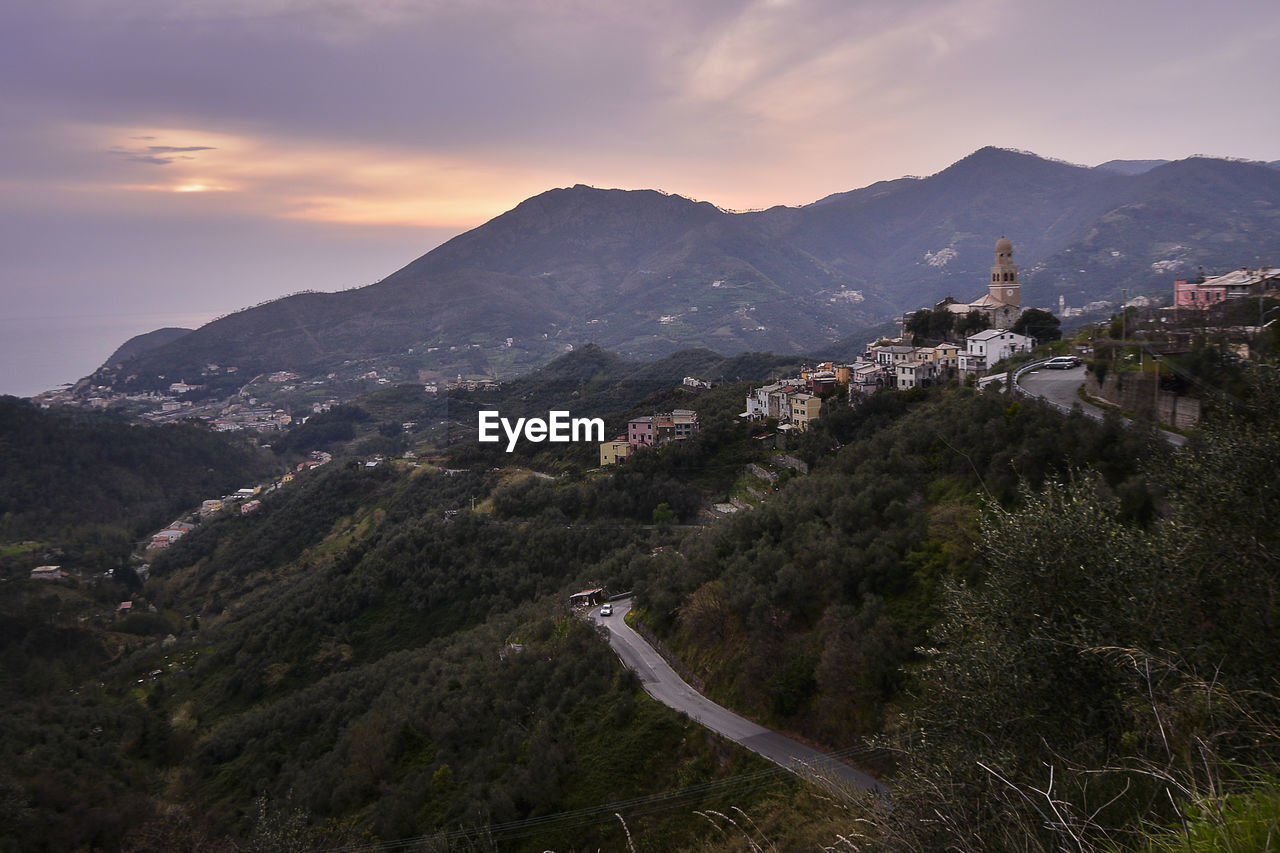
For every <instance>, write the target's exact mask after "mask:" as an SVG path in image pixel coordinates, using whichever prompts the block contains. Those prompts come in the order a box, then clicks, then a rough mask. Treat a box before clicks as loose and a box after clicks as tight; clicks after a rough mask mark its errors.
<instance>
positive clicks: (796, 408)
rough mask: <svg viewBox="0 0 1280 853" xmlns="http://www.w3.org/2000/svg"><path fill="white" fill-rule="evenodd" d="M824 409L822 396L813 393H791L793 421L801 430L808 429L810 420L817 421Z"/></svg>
mask: <svg viewBox="0 0 1280 853" xmlns="http://www.w3.org/2000/svg"><path fill="white" fill-rule="evenodd" d="M821 411H822V398H821V397H816V396H814V395H813V394H805V393H799V394H792V395H791V423H793V424H795V425H796V427H798V428H799V429H800V430H807V429H808V428H809V422H810V421H816V420H817V419H818V415H819V413H820V412H821Z"/></svg>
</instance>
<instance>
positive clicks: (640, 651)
mask: <svg viewBox="0 0 1280 853" xmlns="http://www.w3.org/2000/svg"><path fill="white" fill-rule="evenodd" d="M630 610H631V600H630V599H624V600H622V601H615V602H613V615H612V616H600V608H598V607H596V608H592V610H591V611H590V613H589V614H588V618H589V619H591V620H592V621H593V622H595V623H597V624H599V625H603V626H605V627H607V628H608V629H609V645H610V646H611V647H612V648H613V650H614V652H615V653H616V654H617V655H618V657H619V658H621V659H622V662H623V663H624V664H625V665H626V666H627V667H628V668H629V669H631V670H633V671H634V672H635V673H636V675H638V676H639V677H640V682H641V684H642V685H644V689H645V692H646V693H648V694H649V695H650V696H652V697H653V698H654V699H657V700H658V701H659V702H661V703H662V704H664V705H666V706H667V707H668V708H673V709H675V710H677V711H680V712H681V713H684V714H686V715H688V716H689V717H690V718H691V719H693V720H695V721H697V722H698V723H700V724H702V725H703V726H706V727H707V728H709V729H711V730H712V731H713V732H716V733H718V734H720V735H723V736H724V737H726V738H728V739H729V740H731V741H733V742H734V743H737V744H741V745H742V746H745V747H746V748H747V749H749V750H751V751H752V752H755V753H757V754H759V755H763V756H764V757H765V758H767V759H769V760H770V761H772V762H773V763H775V764H777V765H779V766H781V767H785V768H786V769H787V770H790V771H792V772H793V773H796V774H797V775H800V776H803V777H804V778H806V779H809V780H811V781H815V782H818V783H819V784H822V785H824V786H826V787H832V788H849V787H852V788H857V789H862V790H872V791H878V792H880V793H887V792H888V790H889V789H888V788H887V787H886V786H885V785H883V784H881V783H880V782H877V781H876V780H875V779H873V778H871V777H870V776H868V775H867V774H865V773H861V772H859V771H857V770H855V769H854V768H852V767H850V766H849V765H848V764H845V763H844V762H843V761H839V760H837V759H834V758H831V757H830V756H828V755H826V754H824V753H821V752H818V751H817V750H816V749H813V748H811V747H808V746H805V745H804V744H802V743H800V742H799V741H794V740H792V739H791V738H789V737H786V736H784V735H780V734H778V733H777V732H774V731H771V730H769V729H766V728H764V727H763V726H759V725H756V724H755V723H753V722H751V721H750V720H748V719H746V718H745V717H741V716H739V715H737V714H735V713H733V712H732V711H730V710H729V709H728V708H724V707H722V706H720V705H717V704H716V703H714V702H712V701H711V700H710V699H708V698H707V697H705V696H703V695H702V694H701V693H699V692H698V691H696V690H694V689H693V688H692V687H690V686H689V685H688V684H687V683H686V682H685V681H684V679H682V678H681V677H680V676H678V675H676V673H675V671H674V670H673V669H672V668H671V667H670V666H669V665H668V664H667V662H666V661H665V660H663V659H662V656H661V655H659V654H658V653H657V652H656V651H655V650H654V648H653V646H650V645H649V643H648V642H646V641H645V639H644V638H643V637H641V636H640V635H639V634H637V633H636V632H635V631H634V630H633V629H632V628H631V626H629V625H627V624H626V622H625V621H624V619H623V617H625V616H626V615H627V613H628V612H629V611H630Z"/></svg>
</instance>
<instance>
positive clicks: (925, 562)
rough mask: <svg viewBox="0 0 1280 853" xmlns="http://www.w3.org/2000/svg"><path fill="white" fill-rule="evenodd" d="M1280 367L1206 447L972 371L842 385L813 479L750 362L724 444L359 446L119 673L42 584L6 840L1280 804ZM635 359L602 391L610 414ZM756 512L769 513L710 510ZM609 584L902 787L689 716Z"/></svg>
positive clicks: (171, 595)
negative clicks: (748, 400)
mask: <svg viewBox="0 0 1280 853" xmlns="http://www.w3.org/2000/svg"><path fill="white" fill-rule="evenodd" d="M584 364H585V363H584ZM606 367H607V366H602V371H603V372H604V373H607V370H606V369H605V368H606ZM1259 374H1261V375H1259V376H1255V377H1254V380H1253V381H1252V382H1246V383H1243V384H1242V385H1241V386H1240V387H1239V388H1238V389H1236V390H1237V391H1238V393H1237V394H1236V395H1235V406H1234V408H1230V407H1225V406H1224V407H1222V408H1221V409H1220V410H1218V411H1215V413H1214V417H1215V420H1214V421H1213V422H1212V423H1211V424H1209V425H1207V426H1206V427H1205V428H1204V429H1203V430H1202V432H1201V433H1200V434H1198V435H1196V436H1194V437H1193V440H1192V442H1191V445H1190V447H1189V448H1188V449H1187V450H1184V451H1179V452H1176V453H1175V452H1174V451H1172V450H1170V449H1169V448H1168V447H1166V446H1165V445H1164V444H1163V443H1162V442H1161V441H1160V440H1159V439H1158V438H1157V433H1155V431H1154V430H1151V429H1150V428H1147V427H1143V426H1141V425H1139V426H1125V425H1123V424H1122V423H1121V422H1120V421H1119V420H1118V419H1116V420H1108V421H1105V422H1102V423H1098V422H1094V421H1092V420H1089V419H1087V418H1084V417H1083V416H1080V415H1071V416H1063V415H1061V414H1060V413H1058V412H1056V411H1053V410H1050V409H1048V408H1046V407H1042V406H1040V405H1038V404H1036V403H1034V402H1032V401H1019V400H1017V399H1014V398H1011V397H1009V396H1006V395H1001V394H981V393H977V392H975V391H973V390H972V389H966V388H962V387H950V388H935V389H930V390H928V391H920V390H916V391H911V392H906V393H885V394H880V395H876V396H875V397H872V398H870V400H868V401H866V402H864V403H863V404H862V405H860V406H858V407H856V408H849V407H848V406H847V405H846V404H845V402H844V401H843V400H842V399H840V398H839V397H838V396H836V397H832V398H831V399H829V400H828V401H827V403H826V406H825V408H824V416H823V418H822V419H821V420H820V421H818V422H817V426H816V428H815V429H814V430H813V431H812V432H811V433H810V434H808V435H807V436H806V437H805V439H804V440H803V441H802V442H801V444H800V446H799V447H798V448H793V450H792V452H793V453H795V454H797V455H799V456H800V457H802V458H803V459H804V461H806V462H808V463H809V466H810V471H809V473H807V474H797V473H794V472H792V471H791V470H790V469H787V470H786V471H785V473H783V474H774V475H771V476H773V480H772V481H771V482H766V481H762V480H760V479H759V478H758V477H757V476H756V475H748V474H746V473H745V471H746V470H747V467H746V466H747V465H748V464H749V463H755V464H756V465H757V466H763V467H762V468H760V469H759V470H764V469H765V468H771V466H772V465H773V461H774V460H775V459H776V455H775V454H776V452H775V451H772V450H769V449H767V448H764V447H762V443H761V442H760V441H758V440H757V439H756V437H755V435H756V431H757V430H758V429H759V427H752V426H750V425H747V424H744V423H742V422H741V421H738V420H737V419H736V418H734V417H732V413H733V411H734V409H735V408H736V406H737V405H739V404H740V402H741V401H740V399H739V398H738V396H737V395H738V391H739V389H738V388H735V387H733V386H731V385H730V386H723V387H722V388H720V389H716V390H715V391H714V392H712V393H709V394H703V395H697V396H696V398H695V399H696V401H697V408H698V409H699V412H700V415H702V416H703V418H704V419H705V425H706V428H705V429H704V430H703V432H702V433H701V434H700V435H699V436H698V437H697V438H696V439H695V440H691V441H687V442H683V443H681V444H679V445H677V446H673V447H669V448H664V449H661V450H659V451H657V452H652V453H647V454H641V455H638V456H636V457H634V458H632V459H630V460H627V462H625V463H623V464H622V465H621V466H618V467H616V468H613V469H605V470H595V469H593V468H592V467H591V466H590V465H589V464H587V463H585V462H581V463H575V464H572V465H562V464H557V463H556V462H555V460H554V459H553V454H551V452H550V451H548V450H547V448H545V446H544V447H541V448H539V449H538V450H537V451H536V452H530V453H528V454H526V455H523V456H522V455H519V454H514V455H507V454H503V453H500V452H498V453H492V452H490V451H489V450H488V449H484V448H481V447H479V446H477V445H474V444H469V443H468V444H460V445H457V446H455V447H452V448H451V449H450V450H449V452H448V454H447V455H445V456H442V457H439V458H438V459H437V460H436V461H437V462H438V463H439V464H421V465H416V466H415V465H413V464H411V463H409V462H401V463H399V464H392V463H391V462H384V463H383V464H380V465H378V466H376V467H368V466H366V465H365V464H363V462H361V461H356V460H354V459H352V460H341V459H339V460H335V462H334V463H332V464H330V465H327V466H324V467H323V468H320V469H317V470H316V471H314V472H309V473H308V474H307V475H305V476H300V477H299V478H298V480H297V481H295V483H294V484H292V485H291V487H290V488H288V489H282V490H280V491H278V492H275V493H273V494H270V495H266V496H265V497H264V498H263V502H262V508H261V509H260V510H259V511H257V512H255V513H253V514H251V515H246V516H243V517H241V516H238V515H237V516H228V517H226V518H222V519H218V520H216V521H214V522H212V523H209V524H205V525H202V527H201V528H200V529H198V530H197V531H195V532H193V533H191V534H189V535H188V536H187V537H184V538H183V539H182V540H181V541H180V542H178V543H177V544H176V545H175V546H173V548H172V549H170V550H169V551H168V553H166V554H165V555H164V557H162V558H160V559H158V560H156V561H155V563H154V565H153V574H152V578H151V580H149V581H148V583H147V587H146V593H147V595H148V597H149V598H150V599H152V600H154V601H155V602H156V604H157V605H158V613H157V614H156V615H155V618H157V619H161V620H169V626H170V628H171V634H172V636H170V637H168V638H167V639H165V638H162V637H161V636H157V638H156V640H155V641H153V642H147V643H140V644H139V643H134V644H131V645H128V647H127V648H121V649H111V648H106V647H103V648H102V649H101V650H100V651H97V652H93V653H94V654H97V655H98V656H99V658H100V659H101V660H102V663H101V664H99V665H97V666H96V668H95V667H90V668H88V669H87V670H80V669H76V668H74V667H64V668H63V669H62V670H60V672H62V675H61V676H60V678H59V679H55V680H43V681H42V680H40V679H37V678H33V677H31V672H32V671H31V670H27V671H26V672H27V673H28V675H26V676H21V675H20V674H19V673H20V670H19V669H18V668H17V667H18V664H19V663H20V662H22V661H26V660H29V656H30V655H31V654H33V653H34V652H33V650H34V648H35V647H36V646H37V645H39V647H40V648H41V649H42V653H43V654H45V655H46V656H48V658H49V659H50V660H51V661H53V662H57V661H60V660H63V659H64V658H65V659H73V658H75V657H76V656H80V655H83V652H82V651H81V650H79V649H77V648H76V647H75V646H74V645H73V644H71V643H69V642H64V641H61V640H59V639H58V638H60V637H70V636H71V635H69V634H64V633H60V632H64V631H65V630H66V628H67V627H69V625H68V624H67V621H66V616H65V614H64V613H63V612H62V611H60V610H59V608H58V607H57V606H56V602H55V601H51V600H50V596H53V597H54V598H56V593H54V592H45V588H43V587H42V588H38V589H37V588H36V587H34V586H32V584H33V583H34V582H28V581H17V582H10V583H19V584H22V585H23V586H22V587H20V588H21V589H24V590H27V591H28V592H27V593H26V595H27V598H28V600H29V601H30V602H33V603H39V602H44V604H42V605H41V607H43V609H41V607H32V608H31V609H30V610H29V613H28V616H27V617H26V618H28V619H29V620H32V626H30V627H31V628H32V630H33V631H34V630H36V629H39V630H40V631H42V632H43V633H42V634H41V635H40V636H41V637H42V640H41V642H40V643H39V644H37V643H35V642H34V641H33V642H31V643H29V644H27V645H26V646H21V645H19V646H17V647H15V646H14V645H13V644H10V645H9V646H8V647H7V649H6V651H5V654H6V657H5V659H4V660H5V661H6V666H8V667H9V668H8V669H6V672H7V673H9V674H10V675H11V676H12V677H9V678H6V680H5V682H4V687H3V689H4V691H5V695H4V697H3V699H4V701H3V703H0V709H2V710H0V794H2V796H0V809H3V810H4V811H3V814H2V815H0V817H2V818H3V820H0V837H2V838H3V839H4V840H3V842H0V843H3V844H7V845H8V846H9V848H11V849H15V850H55V849H56V850H62V849H73V848H78V847H84V848H89V849H105V850H111V849H132V850H174V849H189V850H197V849H199V850H231V849H299V850H301V849H317V848H318V849H327V848H337V847H342V846H350V845H356V844H361V843H368V844H371V843H373V842H375V841H384V842H386V841H393V840H410V839H412V840H413V843H415V844H418V845H419V846H421V847H422V848H423V849H433V850H445V849H463V850H477V849H500V850H546V849H554V850H574V849H597V848H600V849H618V850H621V849H628V846H629V845H631V846H634V848H635V849H637V850H678V849H724V848H728V849H744V850H745V849H749V848H750V844H749V843H748V842H747V838H748V837H749V838H750V839H751V843H752V844H760V845H761V846H769V845H775V846H777V847H778V849H816V848H818V847H819V846H828V847H830V846H833V845H837V844H839V843H840V842H839V839H840V838H841V837H843V838H845V839H849V844H850V845H853V846H856V847H859V848H861V849H891V850H897V849H901V850H939V849H963V850H1054V849H1063V847H1064V846H1069V847H1070V849H1078V850H1103V849H1134V850H1138V849H1164V848H1157V847H1153V846H1151V845H1154V844H1155V843H1156V842H1155V841H1153V840H1152V839H1155V838H1157V837H1160V836H1161V835H1162V833H1165V832H1166V831H1168V832H1172V831H1174V830H1175V829H1176V828H1177V827H1179V826H1181V825H1182V824H1181V823H1180V817H1179V815H1181V816H1182V817H1183V818H1185V819H1186V821H1187V823H1186V825H1187V826H1188V828H1189V831H1190V828H1191V827H1202V828H1203V827H1207V830H1206V831H1210V832H1212V831H1215V827H1218V826H1222V825H1225V824H1226V823H1228V822H1229V821H1228V820H1227V818H1228V817H1229V816H1230V815H1234V814H1240V815H1243V814H1246V813H1248V814H1252V813H1254V812H1259V811H1260V812H1261V813H1262V814H1263V815H1264V820H1265V819H1266V818H1265V815H1266V814H1267V809H1268V808H1269V807H1270V805H1269V804H1274V803H1275V802H1276V801H1277V797H1276V795H1275V793H1274V790H1275V789H1274V785H1271V783H1268V782H1267V779H1268V778H1270V779H1274V778H1275V776H1274V774H1275V772H1276V771H1277V769H1278V766H1277V764H1276V758H1277V756H1276V755H1275V745H1276V743H1277V739H1276V734H1277V732H1278V731H1280V709H1278V708H1277V706H1276V703H1275V702H1274V699H1273V697H1274V696H1275V695H1276V684H1275V678H1276V671H1275V664H1274V661H1275V660H1276V659H1277V657H1278V656H1280V655H1278V654H1277V652H1278V651H1280V629H1278V628H1277V623H1276V617H1275V608H1274V604H1273V599H1274V596H1273V592H1272V591H1273V589H1274V585H1275V581H1276V573H1277V571H1278V567H1277V561H1276V557H1275V555H1276V554H1277V553H1280V541H1278V540H1277V536H1278V534H1277V532H1276V525H1275V519H1276V517H1277V513H1278V512H1280V482H1278V481H1277V477H1278V476H1280V474H1278V473H1277V472H1280V449H1278V448H1280V434H1278V433H1280V429H1278V428H1277V424H1276V421H1275V419H1274V412H1275V411H1277V410H1280V394H1278V393H1277V389H1276V388H1274V387H1271V386H1272V385H1273V384H1274V382H1273V380H1272V379H1271V378H1270V377H1269V375H1267V374H1265V373H1263V372H1262V371H1259ZM601 375H603V373H602V372H601V371H596V372H592V373H589V374H586V373H584V374H583V375H581V376H572V377H569V378H570V379H571V380H573V381H575V382H577V383H578V384H579V389H578V390H579V391H580V399H581V398H586V397H589V396H590V393H591V388H592V378H593V377H598V376H601ZM603 384H604V387H605V389H606V390H607V389H608V387H609V386H608V383H603ZM537 389H538V386H537V385H536V384H535V385H530V386H527V387H525V388H524V389H523V390H522V393H523V394H529V395H531V396H530V399H529V402H530V404H534V402H535V400H536V399H537V397H536V394H537ZM657 402H667V403H669V402H670V398H664V397H663V395H662V394H661V393H656V394H653V395H650V396H649V397H647V398H645V399H643V400H641V401H639V403H638V404H637V405H640V406H648V405H652V404H654V403H657ZM377 407H378V404H377V403H374V404H373V405H372V408H374V409H376V408H377ZM620 417H621V415H610V416H609V418H608V419H610V420H612V419H615V418H620ZM613 422H616V421H613ZM498 460H502V463H501V464H494V463H495V462H497V461H498ZM499 469H500V470H499ZM539 469H541V470H539ZM779 470H780V469H779ZM535 471H536V472H537V473H534V472H535ZM539 475H541V476H539ZM748 487H749V488H748ZM729 495H744V496H752V502H753V503H754V506H753V507H752V508H748V509H743V510H740V511H739V512H737V513H734V514H732V515H730V516H729V517H727V518H721V519H716V520H710V519H708V518H707V517H706V516H705V515H704V514H703V513H702V512H701V508H702V507H705V506H706V505H707V504H708V503H709V502H713V501H714V502H719V501H723V500H724V499H725V498H726V497H727V496H729ZM664 505H665V506H664ZM673 522H684V524H677V523H673ZM588 585H591V586H605V587H607V588H608V589H609V590H611V591H625V590H631V589H634V590H635V591H636V595H637V604H638V606H639V608H640V613H639V617H640V620H641V621H642V622H644V623H646V624H647V626H648V627H649V629H650V630H652V631H653V632H655V633H656V634H657V635H658V636H659V637H661V638H663V639H664V640H665V641H666V643H667V645H668V646H670V648H671V649H672V650H673V651H674V652H675V653H676V654H677V655H678V656H680V657H681V658H682V659H683V661H684V662H685V663H686V664H687V665H688V666H689V667H690V668H691V670H692V671H693V674H694V675H695V676H697V677H698V678H700V679H701V681H702V682H703V684H704V685H705V690H706V692H707V693H708V694H709V695H711V696H713V697H714V698H717V699H719V700H721V701H723V702H725V703H726V704H729V705H731V706H732V707H734V708H736V709H737V710H739V711H740V712H742V713H744V714H746V715H748V716H751V717H753V718H755V719H757V720H759V721H760V722H763V723H766V724H769V725H772V726H775V727H778V728H782V729H786V730H789V731H792V732H795V733H797V734H799V735H801V736H803V737H805V738H807V739H809V740H811V741H812V742H814V743H816V744H818V745H820V746H824V747H826V748H828V749H832V750H834V749H849V748H851V747H862V748H861V749H858V750H857V751H858V752H859V753H860V754H863V755H869V756H871V758H869V759H868V761H869V764H868V765H867V766H868V769H871V770H873V771H875V772H877V773H879V774H881V775H882V776H883V777H884V778H886V780H887V781H889V782H890V784H891V785H892V786H893V791H892V794H891V797H890V799H889V800H888V801H887V803H878V802H876V801H874V800H867V801H859V800H857V799H845V798H836V799H832V797H831V794H830V792H821V791H816V790H814V789H811V788H809V787H807V786H806V785H805V784H804V783H801V782H800V781H799V780H796V779H792V778H789V777H787V778H784V777H783V776H781V775H780V773H778V772H777V771H776V769H772V770H771V768H770V767H769V766H768V765H767V764H765V763H764V762H762V761H761V760H759V759H757V758H755V757H753V756H751V755H750V754H748V753H745V752H744V751H742V750H740V749H738V748H737V747H734V746H732V745H730V744H727V743H726V742H724V741H721V740H719V739H718V738H716V737H714V736H712V735H710V734H708V733H707V732H706V731H705V730H703V729H701V728H700V727H698V726H696V725H695V724H693V723H692V722H690V721H689V720H687V719H684V718H681V717H679V716H678V715H675V714H673V713H671V712H669V711H667V710H666V709H665V708H662V707H661V706H658V705H656V704H655V703H653V702H652V701H651V700H650V699H649V698H648V697H647V696H646V695H645V694H644V692H643V691H642V690H641V689H640V685H639V684H638V682H637V680H636V679H635V678H634V677H633V676H631V675H630V674H628V672H627V671H626V670H625V669H623V667H622V666H621V664H620V663H619V661H618V660H617V658H616V657H614V656H613V654H612V653H611V652H610V651H609V649H608V646H607V644H606V642H605V640H604V638H602V637H601V636H599V635H598V634H597V633H596V632H595V631H594V630H593V629H592V628H591V626H590V625H589V624H588V623H586V622H584V621H582V620H580V619H578V618H576V617H574V616H572V615H570V614H569V613H568V612H567V611H566V609H565V606H564V602H565V601H566V600H567V597H568V595H569V594H570V593H571V592H574V591H576V590H577V589H580V588H582V587H584V586H588ZM28 633H30V632H28ZM60 643H61V644H60ZM868 744H870V745H873V746H875V747H876V749H875V750H874V751H872V750H871V749H869V748H868ZM1267 774H1272V775H1270V776H1268V775H1267ZM1269 785H1270V787H1268V786H1269ZM1166 790H1167V793H1166ZM1227 793H1229V794H1230V796H1231V799H1225V798H1224V795H1225V794H1227ZM615 813H616V815H615ZM728 818H732V819H733V823H730V822H729V821H728ZM1224 831H1225V830H1224ZM406 843H407V841H406ZM1108 845H1110V846H1108ZM1170 849H1172V848H1170ZM1237 849H1250V848H1247V847H1244V848H1237Z"/></svg>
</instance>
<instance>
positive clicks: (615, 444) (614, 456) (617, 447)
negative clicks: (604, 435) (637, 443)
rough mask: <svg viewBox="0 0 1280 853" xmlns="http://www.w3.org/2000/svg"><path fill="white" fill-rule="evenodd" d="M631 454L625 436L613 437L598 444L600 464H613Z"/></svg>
mask: <svg viewBox="0 0 1280 853" xmlns="http://www.w3.org/2000/svg"><path fill="white" fill-rule="evenodd" d="M630 455H631V445H630V444H628V443H627V440H626V439H625V438H615V439H614V440H613V441H606V442H603V443H602V444H601V445H600V465H601V466H602V467H603V466H605V465H613V464H615V463H617V462H621V461H622V460H623V459H626V458H627V457H628V456H630Z"/></svg>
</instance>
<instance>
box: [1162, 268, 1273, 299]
mask: <svg viewBox="0 0 1280 853" xmlns="http://www.w3.org/2000/svg"><path fill="white" fill-rule="evenodd" d="M1277 286H1280V268H1277V267H1262V268H1261V269H1256V270H1251V269H1247V268H1245V267H1241V268H1240V269H1238V270H1232V271H1231V272H1229V273H1227V274H1226V275H1216V276H1214V277H1213V278H1207V279H1205V280H1204V281H1188V280H1186V279H1178V280H1177V281H1175V282H1174V283H1173V304H1174V305H1175V306H1176V307H1178V308H1208V307H1209V306H1210V305H1217V304H1218V303H1220V302H1225V301H1227V300H1228V299H1239V298H1241V297H1243V296H1248V295H1249V294H1250V293H1252V292H1254V291H1255V290H1258V289H1264V290H1265V289H1274V288H1275V287H1277Z"/></svg>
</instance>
